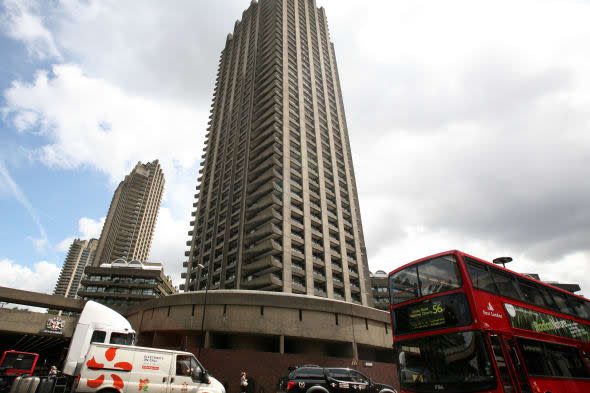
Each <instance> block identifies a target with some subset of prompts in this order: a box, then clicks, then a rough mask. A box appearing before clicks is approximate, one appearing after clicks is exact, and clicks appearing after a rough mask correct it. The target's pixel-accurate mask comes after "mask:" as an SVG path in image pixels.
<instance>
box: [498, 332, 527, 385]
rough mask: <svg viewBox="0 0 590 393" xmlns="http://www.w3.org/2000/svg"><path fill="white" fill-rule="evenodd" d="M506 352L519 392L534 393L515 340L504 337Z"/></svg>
mask: <svg viewBox="0 0 590 393" xmlns="http://www.w3.org/2000/svg"><path fill="white" fill-rule="evenodd" d="M503 339H504V345H505V346H504V351H505V352H506V360H507V362H506V363H507V364H508V366H509V368H510V371H511V373H512V375H514V376H515V379H516V381H517V385H518V388H519V392H521V393H532V391H531V385H530V383H529V379H528V377H527V375H526V373H525V372H524V366H523V363H522V358H521V356H520V354H519V353H518V350H517V349H516V345H515V344H514V339H513V338H508V337H504V338H503Z"/></svg>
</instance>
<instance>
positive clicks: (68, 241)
mask: <svg viewBox="0 0 590 393" xmlns="http://www.w3.org/2000/svg"><path fill="white" fill-rule="evenodd" d="M75 239H77V237H75V236H70V237H66V238H65V239H63V240H62V241H61V242H59V243H57V245H56V246H55V248H56V249H57V251H61V252H66V251H68V250H69V249H70V246H71V245H72V243H73V242H74V240H75Z"/></svg>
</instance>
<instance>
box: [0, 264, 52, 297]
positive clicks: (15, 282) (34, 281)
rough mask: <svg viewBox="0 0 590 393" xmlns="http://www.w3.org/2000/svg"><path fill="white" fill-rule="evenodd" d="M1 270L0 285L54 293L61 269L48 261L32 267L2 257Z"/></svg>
mask: <svg viewBox="0 0 590 393" xmlns="http://www.w3.org/2000/svg"><path fill="white" fill-rule="evenodd" d="M0 271H1V272H2V274H1V275H0V286H3V287H9V288H15V289H23V290H26V291H34V292H41V293H53V290H54V287H55V283H56V282H57V278H58V277H59V273H60V271H61V269H60V268H59V267H58V266H57V265H54V264H52V263H49V262H47V261H41V262H37V263H35V265H34V267H33V269H31V268H29V267H27V266H23V265H20V264H18V263H16V262H14V261H12V260H10V259H0Z"/></svg>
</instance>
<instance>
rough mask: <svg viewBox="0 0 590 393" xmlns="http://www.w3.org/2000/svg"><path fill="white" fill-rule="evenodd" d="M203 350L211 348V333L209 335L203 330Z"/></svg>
mask: <svg viewBox="0 0 590 393" xmlns="http://www.w3.org/2000/svg"><path fill="white" fill-rule="evenodd" d="M203 348H211V333H209V330H205V342H204V343H203Z"/></svg>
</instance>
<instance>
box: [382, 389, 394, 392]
mask: <svg viewBox="0 0 590 393" xmlns="http://www.w3.org/2000/svg"><path fill="white" fill-rule="evenodd" d="M379 393H397V392H396V391H395V390H394V389H381V390H380V391H379Z"/></svg>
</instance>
